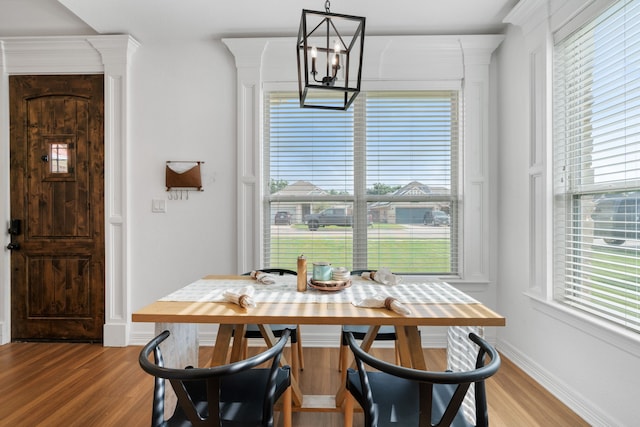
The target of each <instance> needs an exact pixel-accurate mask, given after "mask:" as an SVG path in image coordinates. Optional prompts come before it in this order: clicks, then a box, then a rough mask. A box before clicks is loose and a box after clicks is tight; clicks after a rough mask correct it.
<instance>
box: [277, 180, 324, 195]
mask: <svg viewBox="0 0 640 427" xmlns="http://www.w3.org/2000/svg"><path fill="white" fill-rule="evenodd" d="M309 194H320V195H324V194H328V193H327V192H326V191H324V190H323V189H322V188H320V187H318V186H317V185H314V184H312V183H310V182H309V181H296V182H294V183H293V184H289V185H287V186H286V187H284V188H283V189H282V190H280V191H277V192H275V193H274V194H273V195H274V196H275V195H278V196H284V195H287V196H307V195H309Z"/></svg>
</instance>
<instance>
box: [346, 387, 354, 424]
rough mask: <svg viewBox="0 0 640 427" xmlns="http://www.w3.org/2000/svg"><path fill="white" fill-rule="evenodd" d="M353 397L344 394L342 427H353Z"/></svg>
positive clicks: (349, 394)
mask: <svg viewBox="0 0 640 427" xmlns="http://www.w3.org/2000/svg"><path fill="white" fill-rule="evenodd" d="M353 401H354V399H353V396H351V393H348V392H347V394H346V396H345V399H344V427H353Z"/></svg>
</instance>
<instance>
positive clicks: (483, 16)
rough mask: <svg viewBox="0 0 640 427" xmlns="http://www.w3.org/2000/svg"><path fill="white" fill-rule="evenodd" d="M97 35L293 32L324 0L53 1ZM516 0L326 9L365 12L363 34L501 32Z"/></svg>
mask: <svg viewBox="0 0 640 427" xmlns="http://www.w3.org/2000/svg"><path fill="white" fill-rule="evenodd" d="M58 1H59V2H60V3H61V4H62V5H64V6H66V7H67V8H68V9H69V10H70V11H71V12H73V13H74V14H75V15H77V16H78V17H79V18H80V19H81V20H82V21H84V22H86V23H87V24H88V25H89V26H91V27H92V28H93V29H94V30H96V31H97V32H98V33H101V34H111V33H127V34H131V35H132V36H133V37H135V38H136V39H138V40H140V41H141V42H145V41H149V40H153V39H166V38H190V39H213V38H220V37H238V36H246V37H258V36H295V35H296V34H297V30H298V25H299V21H300V14H301V10H302V9H303V8H304V9H311V10H324V1H323V0H229V1H220V0H58ZM517 2H518V0H394V1H381V0H334V1H333V2H332V3H331V12H334V13H343V14H348V15H357V16H365V17H366V18H367V22H366V34H369V35H388V34H398V35H405V34H407V35H410V34H485V33H500V32H502V29H503V24H502V19H503V18H504V16H505V15H506V14H507V13H508V12H509V11H510V10H511V8H513V6H514V5H515V4H516V3H517Z"/></svg>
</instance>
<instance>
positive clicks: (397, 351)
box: [394, 340, 402, 366]
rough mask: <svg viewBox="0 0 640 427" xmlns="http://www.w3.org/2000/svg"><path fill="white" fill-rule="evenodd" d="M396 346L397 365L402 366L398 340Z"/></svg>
mask: <svg viewBox="0 0 640 427" xmlns="http://www.w3.org/2000/svg"><path fill="white" fill-rule="evenodd" d="M394 347H395V348H396V365H398V366H402V363H401V362H400V348H399V347H398V340H396V341H395V346H394Z"/></svg>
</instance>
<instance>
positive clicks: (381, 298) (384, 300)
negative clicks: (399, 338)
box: [351, 294, 411, 316]
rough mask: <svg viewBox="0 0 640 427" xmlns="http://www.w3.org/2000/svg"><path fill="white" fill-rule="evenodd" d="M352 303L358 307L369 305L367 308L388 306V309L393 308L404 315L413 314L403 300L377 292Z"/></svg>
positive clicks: (392, 309)
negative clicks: (399, 300)
mask: <svg viewBox="0 0 640 427" xmlns="http://www.w3.org/2000/svg"><path fill="white" fill-rule="evenodd" d="M351 304H353V305H355V306H356V307H367V308H383V307H384V308H386V309H387V310H391V311H393V312H395V313H398V314H401V315H403V316H409V315H410V314H411V310H409V308H408V307H407V306H405V305H404V304H402V303H401V302H398V300H397V299H395V298H393V297H388V296H386V295H381V294H375V295H373V296H371V297H366V298H363V299H361V300H356V301H352V302H351Z"/></svg>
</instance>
